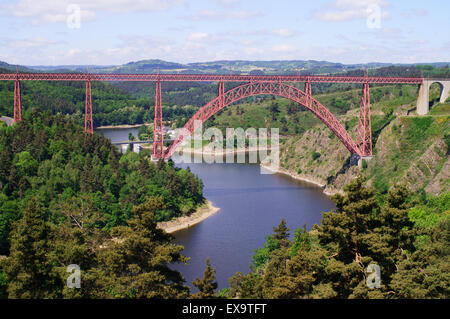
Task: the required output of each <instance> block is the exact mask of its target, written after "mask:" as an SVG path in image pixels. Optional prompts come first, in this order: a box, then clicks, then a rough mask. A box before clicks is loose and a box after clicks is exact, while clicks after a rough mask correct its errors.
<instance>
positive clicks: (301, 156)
mask: <svg viewBox="0 0 450 319" xmlns="http://www.w3.org/2000/svg"><path fill="white" fill-rule="evenodd" d="M360 94H361V91H360V89H350V90H347V91H345V92H342V91H341V92H335V93H328V94H322V95H315V96H314V97H315V98H316V99H317V100H319V101H320V102H321V103H322V104H324V105H325V106H327V107H329V109H330V110H331V111H332V112H333V114H335V115H336V116H337V117H338V119H339V120H340V121H341V123H343V125H345V126H346V128H347V129H348V131H349V132H350V135H352V137H353V138H354V139H356V130H357V117H358V112H359V99H360ZM438 94H439V92H438V91H437V88H432V92H431V96H430V99H431V100H435V99H436V98H437V96H438ZM416 100H417V87H416V86H380V87H373V88H371V103H372V108H371V110H372V118H371V119H372V132H373V142H374V158H373V159H372V161H370V162H369V163H368V165H367V169H365V170H364V174H366V175H367V176H368V177H369V183H370V184H373V185H374V186H376V187H377V188H378V189H379V190H380V191H382V192H384V191H386V190H387V187H388V186H389V185H391V184H393V183H394V182H396V181H401V180H403V181H405V182H407V183H408V184H409V186H410V187H411V188H412V189H414V190H415V191H421V190H425V191H426V192H431V193H434V194H438V193H441V192H442V191H443V190H445V189H448V188H449V185H448V183H449V176H448V171H449V169H448V144H447V143H448V135H449V134H450V132H449V115H450V104H438V105H435V106H434V107H433V108H432V109H431V112H430V114H429V116H426V117H418V116H417V115H415V110H414V108H415V105H416ZM275 102H277V103H278V104H279V110H280V112H279V113H278V114H277V116H276V120H273V119H272V115H271V113H270V110H269V108H270V105H271V103H275ZM290 103H291V102H290V101H287V100H285V99H279V98H276V99H275V100H271V98H269V99H266V100H256V101H255V103H251V102H248V103H244V104H240V105H233V106H230V107H228V108H227V109H225V110H224V111H222V112H221V114H219V115H217V116H215V118H214V119H212V120H210V122H209V125H210V126H211V125H214V126H216V127H219V128H221V129H223V128H224V127H243V128H244V129H245V128H247V127H255V128H259V127H279V128H280V133H281V134H283V129H282V128H283V122H285V123H286V124H285V125H286V126H287V128H288V131H287V132H284V135H285V137H287V138H284V139H282V140H281V158H280V163H281V168H282V169H283V170H286V171H288V172H289V173H291V174H293V175H295V176H298V177H301V178H305V179H309V180H313V181H316V182H318V183H320V184H322V185H326V191H327V192H330V193H334V192H337V191H339V190H340V189H341V188H342V186H343V185H345V184H346V183H347V182H348V181H349V180H350V179H351V178H353V177H354V176H355V175H356V174H357V173H358V172H359V169H358V167H355V166H353V167H348V161H349V157H350V153H349V152H348V150H347V149H346V148H345V146H344V145H343V144H342V143H341V142H340V141H339V140H338V139H337V138H336V137H335V136H334V134H333V133H332V132H331V131H330V130H329V129H327V128H326V127H325V125H324V124H322V123H321V122H320V121H319V120H318V119H317V118H315V117H314V116H313V115H312V113H310V112H301V111H300V112H298V113H296V114H293V113H292V112H291V113H290V112H289V111H288V106H289V104H290ZM295 117H297V122H298V124H295V120H294V119H295ZM283 118H284V119H286V121H283V120H282V119H283ZM296 125H297V126H300V127H302V128H303V129H304V130H305V131H304V132H303V130H301V132H300V133H299V134H295V126H296ZM302 132H303V133H302ZM445 136H447V138H445ZM446 141H447V142H446Z"/></svg>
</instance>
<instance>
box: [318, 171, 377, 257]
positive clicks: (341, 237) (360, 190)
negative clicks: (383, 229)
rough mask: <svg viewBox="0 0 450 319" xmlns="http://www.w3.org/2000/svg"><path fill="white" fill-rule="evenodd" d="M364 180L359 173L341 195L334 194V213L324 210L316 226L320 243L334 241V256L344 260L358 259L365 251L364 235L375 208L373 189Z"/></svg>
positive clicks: (370, 225)
mask: <svg viewBox="0 0 450 319" xmlns="http://www.w3.org/2000/svg"><path fill="white" fill-rule="evenodd" d="M363 183H364V178H363V177H362V176H361V175H359V176H358V177H357V178H356V179H354V180H353V181H352V182H351V183H349V184H347V185H346V186H345V187H344V192H345V194H344V195H341V194H336V195H334V196H333V198H332V199H333V201H334V202H335V203H336V207H337V209H336V212H328V213H324V214H323V215H322V223H321V226H320V227H319V240H320V243H321V244H324V245H326V244H330V243H337V244H338V256H337V259H339V260H341V261H343V262H345V263H347V262H351V261H352V260H355V261H359V259H360V256H361V255H362V254H365V253H366V251H367V247H366V242H365V237H366V236H367V234H368V230H369V228H370V227H372V222H373V220H372V219H373V213H374V211H375V209H377V208H378V204H377V201H376V197H375V192H374V190H373V189H371V188H367V187H365V186H364V185H363Z"/></svg>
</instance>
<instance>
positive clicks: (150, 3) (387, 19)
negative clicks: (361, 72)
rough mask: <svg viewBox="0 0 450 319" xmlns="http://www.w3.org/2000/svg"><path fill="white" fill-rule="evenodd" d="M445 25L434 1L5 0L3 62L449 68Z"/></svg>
mask: <svg viewBox="0 0 450 319" xmlns="http://www.w3.org/2000/svg"><path fill="white" fill-rule="evenodd" d="M71 5H72V6H71ZM73 5H75V6H73ZM78 9H79V10H80V11H79V15H78V14H77V12H78V11H77V10H78ZM449 15H450V2H449V1H438V0H428V1H417V0H409V1H407V0H395V1H394V0H315V1H300V0H297V1H286V0H274V1H267V0H259V1H254V0H209V1H206V0H205V1H204V0H191V1H188V0H138V1H131V0H53V1H50V0H0V41H1V43H2V48H1V50H0V61H5V62H8V63H11V64H22V65H63V64H84V65H88V64H100V65H108V64H123V63H127V62H130V61H138V60H142V59H163V60H166V61H173V62H180V63H189V62H202V61H214V60H236V59H241V60H287V59H289V60H293V59H296V60H309V59H311V60H327V61H332V62H342V63H366V62H375V61H376V62H393V63H417V62H443V61H450V36H449V30H450V17H449ZM78 17H79V18H80V19H79V20H77V18H78ZM77 21H80V24H79V27H77V24H76V22H77Z"/></svg>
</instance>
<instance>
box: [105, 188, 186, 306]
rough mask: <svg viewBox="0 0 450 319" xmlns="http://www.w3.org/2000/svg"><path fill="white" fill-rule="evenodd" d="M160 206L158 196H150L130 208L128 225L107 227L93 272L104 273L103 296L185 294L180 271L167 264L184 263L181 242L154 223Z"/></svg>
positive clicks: (152, 296) (184, 258)
mask: <svg viewBox="0 0 450 319" xmlns="http://www.w3.org/2000/svg"><path fill="white" fill-rule="evenodd" d="M162 209H164V204H163V201H162V198H161V197H151V198H149V199H148V200H147V201H146V202H145V203H144V204H141V205H139V206H136V207H135V208H134V214H135V215H134V217H133V218H132V219H130V220H129V221H128V224H129V226H118V227H115V228H113V229H111V236H112V239H111V241H110V242H108V243H106V244H105V248H104V249H103V250H101V251H100V252H99V257H98V258H99V265H98V268H97V272H98V273H99V274H101V275H103V276H104V280H103V281H102V282H101V285H102V287H100V288H99V291H102V292H103V293H104V294H105V295H104V297H107V298H111V297H113V298H186V297H187V296H188V294H189V288H188V287H187V286H185V285H184V279H183V277H182V275H181V274H180V273H179V272H178V271H175V270H172V269H170V268H169V264H171V263H174V262H183V263H186V262H187V261H188V258H186V257H185V256H183V255H182V254H181V251H182V250H183V246H180V245H175V244H173V243H172V240H173V237H172V236H171V235H170V234H167V233H166V232H165V231H163V230H161V229H159V228H157V227H156V225H157V222H156V216H155V212H157V211H158V210H162Z"/></svg>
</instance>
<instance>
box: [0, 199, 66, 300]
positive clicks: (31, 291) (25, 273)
mask: <svg viewBox="0 0 450 319" xmlns="http://www.w3.org/2000/svg"><path fill="white" fill-rule="evenodd" d="M48 239H49V227H48V225H47V223H46V222H45V221H44V217H43V212H42V209H41V207H40V206H39V203H38V201H37V199H36V198H31V199H30V201H29V202H28V205H27V206H26V207H25V208H24V209H23V212H22V218H21V219H20V220H19V221H17V222H15V223H14V225H13V229H12V231H11V249H10V255H9V256H8V258H6V259H5V260H4V261H3V269H4V272H5V274H6V276H7V277H8V281H9V285H8V288H7V292H8V296H9V298H52V297H57V296H58V293H57V291H58V289H56V288H55V285H57V286H58V287H61V284H60V282H59V281H58V280H57V278H56V277H55V276H53V275H52V266H51V264H50V263H49V262H48V260H47V253H48V249H49V245H48V244H49V243H48Z"/></svg>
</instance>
